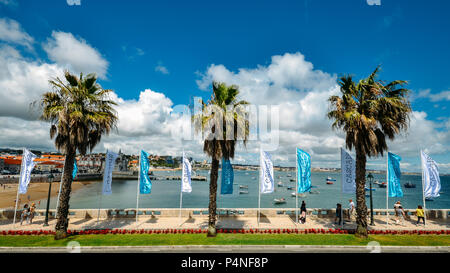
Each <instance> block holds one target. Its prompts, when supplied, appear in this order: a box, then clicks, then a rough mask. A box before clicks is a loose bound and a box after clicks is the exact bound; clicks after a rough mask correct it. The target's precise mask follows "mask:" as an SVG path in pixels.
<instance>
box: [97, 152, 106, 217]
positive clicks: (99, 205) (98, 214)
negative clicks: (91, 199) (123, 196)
mask: <svg viewBox="0 0 450 273" xmlns="http://www.w3.org/2000/svg"><path fill="white" fill-rule="evenodd" d="M106 160H108V149H107V150H106V155H105V165H106ZM105 171H106V166H105V170H103V180H105ZM102 185H103V184H102ZM97 194H99V190H97ZM102 195H103V190H102V194H100V198H99V201H98V211H97V225H98V222H99V220H100V207H101V206H102Z"/></svg>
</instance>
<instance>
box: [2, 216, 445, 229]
mask: <svg viewBox="0 0 450 273" xmlns="http://www.w3.org/2000/svg"><path fill="white" fill-rule="evenodd" d="M374 222H375V226H372V227H369V228H370V229H375V230H385V229H390V230H447V229H450V221H449V220H447V221H436V220H428V221H427V225H426V226H423V224H420V225H419V226H416V224H415V219H412V220H405V222H404V223H403V225H402V224H401V223H400V224H396V223H395V220H394V217H391V219H390V220H389V225H386V216H378V217H375V218H374ZM43 223H44V217H35V219H34V221H33V223H32V224H26V223H25V222H24V223H23V225H20V219H19V222H17V223H16V224H15V226H14V225H13V223H12V220H3V221H0V231H1V230H41V229H42V230H53V229H54V225H55V224H56V220H55V219H52V220H50V221H49V226H48V227H43ZM69 223H70V224H69V229H71V230H83V229H175V228H178V229H187V228H193V229H198V228H201V229H205V228H207V226H208V217H207V216H198V217H197V216H196V217H194V218H189V219H187V218H182V219H181V221H180V218H178V217H150V216H139V219H138V222H137V223H136V219H135V218H122V219H112V220H107V219H100V220H99V221H97V219H92V218H90V219H79V218H73V219H70V222H69ZM217 228H218V229H220V228H227V229H250V228H253V229H255V228H259V229H278V228H281V229H284V228H285V229H295V228H297V229H310V228H315V229H321V228H323V229H329V228H334V229H337V228H341V226H339V225H335V224H334V221H333V219H330V218H318V217H316V216H311V217H308V219H307V221H306V223H305V224H296V223H295V220H294V218H291V217H290V216H287V215H286V216H276V217H261V219H260V223H259V226H258V222H257V219H256V217H243V216H230V217H220V218H219V220H218V222H217ZM355 228H356V223H355V222H354V221H352V222H346V223H345V224H344V226H343V229H355Z"/></svg>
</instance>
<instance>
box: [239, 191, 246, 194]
mask: <svg viewBox="0 0 450 273" xmlns="http://www.w3.org/2000/svg"><path fill="white" fill-rule="evenodd" d="M239 194H248V191H239Z"/></svg>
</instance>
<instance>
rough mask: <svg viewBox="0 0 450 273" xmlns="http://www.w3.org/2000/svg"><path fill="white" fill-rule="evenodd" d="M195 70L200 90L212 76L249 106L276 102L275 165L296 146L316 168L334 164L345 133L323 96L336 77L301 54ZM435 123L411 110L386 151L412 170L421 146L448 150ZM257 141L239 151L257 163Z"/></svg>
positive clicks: (447, 138) (448, 138)
mask: <svg viewBox="0 0 450 273" xmlns="http://www.w3.org/2000/svg"><path fill="white" fill-rule="evenodd" d="M198 74H199V75H200V76H201V78H200V79H199V80H197V84H198V86H199V88H201V89H203V90H208V89H210V84H211V82H212V80H216V81H221V82H226V83H227V84H236V85H238V86H239V87H240V90H241V99H245V100H247V101H249V102H250V103H251V104H256V105H266V104H272V105H279V109H280V114H279V116H280V128H279V141H280V145H279V147H278V149H277V150H276V151H273V152H272V154H273V156H274V157H276V158H278V160H279V161H278V162H277V163H275V164H280V163H281V164H287V165H291V166H293V164H294V163H293V162H294V161H295V152H294V151H295V147H300V148H302V149H304V150H306V151H307V152H309V153H310V154H311V156H312V159H313V162H312V164H313V166H315V167H319V166H329V167H338V166H339V148H340V147H343V146H344V145H345V136H344V134H343V132H342V131H333V130H332V129H331V121H330V120H328V118H327V117H326V113H327V112H328V110H329V108H328V107H329V104H328V101H327V99H328V98H329V97H330V96H331V95H333V94H338V93H339V87H338V85H337V84H336V76H335V75H331V74H328V73H325V72H322V71H320V70H315V69H314V67H313V65H312V63H310V62H308V61H306V60H305V58H304V56H303V55H302V54H301V53H295V54H289V53H286V54H284V55H282V56H273V57H272V62H271V63H270V64H269V65H268V66H258V67H257V68H254V69H248V68H241V69H238V70H237V72H233V71H230V70H228V69H227V68H226V67H225V66H223V65H220V64H219V65H215V64H213V65H210V66H209V67H208V68H207V70H206V71H205V72H204V73H198ZM428 92H429V91H426V90H425V91H424V92H422V94H421V96H428V95H429V93H428ZM447 123H448V124H450V122H447ZM438 127H439V124H438V123H435V122H433V121H430V120H428V119H427V115H426V113H425V112H413V113H412V115H411V125H410V129H409V130H408V132H407V133H406V134H402V135H399V136H398V137H397V139H396V140H395V141H394V142H393V143H390V144H389V147H390V151H393V152H396V153H398V154H400V155H402V157H404V161H403V166H404V168H405V169H407V170H417V167H418V165H417V164H415V163H417V158H418V156H417V155H418V151H419V150H420V149H421V148H424V149H428V151H430V152H431V153H437V154H443V153H444V154H445V153H449V152H450V145H449V144H450V134H449V130H448V128H447V129H446V130H438ZM258 145H259V143H258V142H253V143H252V142H250V143H249V145H248V149H247V150H242V149H241V150H239V151H238V154H239V155H240V156H243V157H246V158H252V159H253V163H257V156H255V155H248V153H257V151H258ZM369 160H370V164H375V165H373V166H377V164H378V162H380V161H381V162H382V161H383V159H381V158H378V159H377V158H372V159H369ZM411 162H415V163H414V164H413V163H411ZM381 166H382V164H381Z"/></svg>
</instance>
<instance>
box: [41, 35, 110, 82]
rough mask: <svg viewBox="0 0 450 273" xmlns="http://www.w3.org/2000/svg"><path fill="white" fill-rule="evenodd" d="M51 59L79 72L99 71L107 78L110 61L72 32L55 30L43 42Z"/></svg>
mask: <svg viewBox="0 0 450 273" xmlns="http://www.w3.org/2000/svg"><path fill="white" fill-rule="evenodd" d="M43 48H44V50H45V51H46V52H47V54H48V57H49V59H50V60H52V61H54V62H55V63H57V64H59V65H61V66H63V67H65V68H67V69H69V70H72V71H75V72H77V73H80V72H83V73H84V74H87V73H93V72H95V73H97V75H98V76H99V77H100V78H102V79H105V78H106V73H107V69H108V66H109V63H108V61H107V60H105V59H104V58H103V56H102V55H101V54H100V52H99V51H98V50H96V49H95V48H93V47H92V46H90V45H89V44H88V43H87V42H86V41H85V40H84V39H82V38H76V37H74V36H73V34H72V33H67V32H60V31H53V33H52V37H51V38H49V39H48V40H47V42H46V43H44V44H43Z"/></svg>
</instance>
